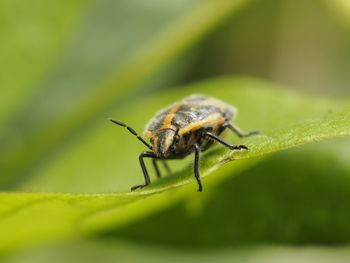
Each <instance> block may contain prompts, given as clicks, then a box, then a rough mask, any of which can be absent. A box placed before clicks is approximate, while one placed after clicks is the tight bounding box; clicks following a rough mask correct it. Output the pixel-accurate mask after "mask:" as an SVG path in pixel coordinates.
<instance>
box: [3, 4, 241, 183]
mask: <svg viewBox="0 0 350 263" xmlns="http://www.w3.org/2000/svg"><path fill="white" fill-rule="evenodd" d="M245 2H246V1H244V0H238V1H237V0H228V1H220V2H218V1H213V0H205V1H194V0H184V1H159V0H154V1H141V2H140V1H137V0H123V1H113V0H98V1H94V2H93V3H92V4H91V9H90V12H89V13H88V14H87V15H86V22H85V24H83V25H82V26H81V30H80V31H79V32H78V33H76V36H75V38H74V41H73V43H72V44H71V45H70V47H69V48H67V50H66V52H65V53H64V54H62V58H61V59H60V62H59V63H58V65H57V66H56V68H55V69H54V70H53V71H52V72H50V74H48V76H47V77H46V78H45V80H44V81H43V82H42V83H41V86H40V87H39V88H37V92H36V94H35V95H34V96H32V97H31V98H30V99H29V100H28V101H27V102H26V103H23V105H22V107H21V109H18V112H17V113H16V114H15V115H11V116H9V117H8V119H9V122H8V123H5V124H3V126H4V127H5V129H2V130H1V132H0V145H1V147H0V169H1V171H2V172H3V174H2V176H1V178H0V187H1V188H2V189H8V188H9V187H10V186H13V185H16V184H17V183H18V182H19V181H20V180H21V178H22V177H26V175H28V174H30V172H31V171H32V170H33V169H35V168H36V167H37V166H38V165H39V164H42V163H44V162H45V161H46V160H47V159H46V158H47V157H48V156H50V155H52V154H54V153H55V152H56V150H58V149H62V147H64V146H65V145H66V144H68V142H70V140H69V139H70V138H72V136H73V135H77V134H79V132H82V131H83V130H84V128H87V127H89V126H90V125H92V123H94V122H95V120H96V117H97V116H100V114H101V113H102V112H105V111H106V109H109V108H110V107H112V106H113V105H117V104H118V105H119V106H120V105H122V104H123V103H124V104H123V105H124V106H125V103H126V101H125V100H126V97H127V95H130V94H133V91H134V90H135V89H137V88H140V87H141V86H143V85H146V83H147V81H148V80H149V79H150V78H151V77H152V76H153V75H154V74H155V73H157V72H159V71H162V70H164V67H165V66H166V65H167V64H169V63H170V62H171V61H173V60H175V59H176V58H177V57H178V56H179V54H181V53H182V52H183V51H185V50H186V49H188V48H189V47H190V46H192V45H193V44H194V43H195V42H197V41H198V40H199V39H201V38H202V37H203V36H204V35H205V34H207V33H208V32H209V31H210V30H211V29H212V28H214V27H215V26H216V25H218V24H219V22H220V21H222V20H223V19H224V18H225V17H226V16H228V15H229V14H231V13H232V12H233V11H234V10H236V8H237V7H239V6H240V5H241V4H242V3H245Z"/></svg>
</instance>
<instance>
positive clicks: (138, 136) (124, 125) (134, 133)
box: [110, 119, 152, 150]
mask: <svg viewBox="0 0 350 263" xmlns="http://www.w3.org/2000/svg"><path fill="white" fill-rule="evenodd" d="M110 121H111V122H113V123H115V124H117V125H119V126H122V127H125V128H127V129H128V131H129V132H131V133H132V134H133V135H135V136H136V137H137V139H139V141H141V142H142V143H143V144H144V145H146V146H147V147H148V148H149V149H150V150H152V146H151V145H149V144H148V143H147V142H146V141H145V140H144V139H143V138H142V137H141V136H140V135H138V134H137V132H136V131H135V130H134V129H133V128H131V127H129V126H128V125H126V124H124V123H122V122H120V121H116V120H113V119H110Z"/></svg>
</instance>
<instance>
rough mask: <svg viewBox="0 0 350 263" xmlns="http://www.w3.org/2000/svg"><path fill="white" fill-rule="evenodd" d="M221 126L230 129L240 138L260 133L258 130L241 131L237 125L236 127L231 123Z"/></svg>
mask: <svg viewBox="0 0 350 263" xmlns="http://www.w3.org/2000/svg"><path fill="white" fill-rule="evenodd" d="M222 127H223V129H226V128H228V129H230V130H231V131H233V132H234V133H235V134H236V135H237V136H238V137H240V138H243V137H249V136H252V135H257V134H260V132H259V131H250V132H246V131H242V130H241V129H240V128H239V127H237V126H235V125H233V124H231V123H225V124H224V125H223V126H222Z"/></svg>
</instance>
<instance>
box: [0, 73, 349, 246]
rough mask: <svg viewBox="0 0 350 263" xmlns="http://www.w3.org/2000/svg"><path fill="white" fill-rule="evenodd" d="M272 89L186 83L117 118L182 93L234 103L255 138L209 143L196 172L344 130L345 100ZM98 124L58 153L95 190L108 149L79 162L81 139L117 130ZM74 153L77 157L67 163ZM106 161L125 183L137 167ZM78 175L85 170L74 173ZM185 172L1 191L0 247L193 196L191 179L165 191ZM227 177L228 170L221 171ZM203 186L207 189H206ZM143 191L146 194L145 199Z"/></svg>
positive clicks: (134, 215) (101, 225) (188, 175)
mask: <svg viewBox="0 0 350 263" xmlns="http://www.w3.org/2000/svg"><path fill="white" fill-rule="evenodd" d="M277 87H278V86H274V85H271V84H269V83H265V82H262V81H258V80H254V79H244V78H243V79H240V78H238V79H229V78H227V79H218V80H213V81H208V82H203V83H199V84H196V85H192V86H188V87H185V88H183V89H179V92H176V93H174V92H172V91H170V92H166V93H163V94H158V95H157V96H155V97H152V98H143V99H142V100H141V99H140V100H137V101H134V102H133V103H130V105H129V106H130V108H129V109H128V111H125V112H124V113H121V115H120V117H123V116H124V118H126V117H127V116H129V117H131V116H133V118H137V119H139V115H140V112H143V113H146V111H147V112H152V111H153V110H154V109H153V108H152V107H158V106H160V104H163V103H165V102H170V101H173V100H174V99H178V98H180V97H182V96H183V95H185V94H189V93H206V94H209V95H216V96H217V97H219V98H222V99H225V100H226V101H228V102H229V103H232V104H235V105H236V106H237V107H238V108H239V109H240V110H241V115H240V116H241V117H240V118H239V123H240V124H242V126H243V127H244V128H249V129H253V128H259V129H261V131H262V135H260V136H256V137H254V138H253V137H251V138H247V139H244V140H241V141H239V144H242V143H244V144H246V145H248V146H249V147H250V151H247V152H236V151H235V152H231V151H228V150H226V149H224V148H223V147H216V148H215V149H213V150H211V151H209V152H208V153H206V154H203V156H202V157H203V158H202V163H201V173H202V176H203V177H205V176H207V175H208V174H210V173H212V172H213V171H215V170H216V169H217V168H219V167H220V166H221V165H223V164H224V163H226V162H228V161H230V160H233V159H235V160H237V159H248V158H253V157H256V156H262V155H265V154H267V153H270V152H275V151H281V150H284V149H287V148H291V147H295V146H298V145H302V144H306V143H311V142H316V141H320V140H324V139H327V138H336V137H346V136H349V135H350V120H349V118H350V109H349V108H348V107H347V106H345V105H346V104H345V103H343V102H339V101H334V102H332V101H327V100H324V99H317V98H313V97H310V96H301V95H298V94H295V93H293V92H290V91H288V90H284V89H278V88H277ZM136 116H137V117H136ZM106 121H107V120H106ZM105 127H106V126H105V124H103V125H101V127H98V128H97V129H96V130H94V132H93V136H92V137H89V136H86V138H84V139H83V140H82V141H81V143H82V144H81V145H76V149H77V152H74V151H72V155H69V154H67V153H65V155H66V156H62V158H70V159H69V160H73V163H74V165H76V163H78V164H79V165H81V166H87V167H88V169H89V171H88V173H87V174H86V175H87V177H86V180H87V181H89V180H91V181H90V183H89V184H93V182H95V184H96V189H98V188H99V187H101V186H99V185H98V183H97V182H99V177H101V178H102V175H103V171H102V173H101V171H98V170H97V168H98V167H99V165H98V163H99V162H100V161H101V160H102V159H103V158H111V159H110V160H112V159H113V154H111V155H108V153H103V152H101V153H99V154H101V156H102V157H101V159H100V160H97V159H94V158H93V159H91V160H89V159H85V160H84V158H82V157H83V156H82V155H81V154H82V153H84V151H86V149H84V148H81V147H82V146H83V144H84V140H86V141H85V143H87V144H88V143H90V141H89V140H90V139H91V138H99V139H98V141H97V142H91V143H92V144H91V145H95V147H96V145H98V142H99V140H101V141H100V142H101V144H102V142H108V143H109V144H110V143H111V141H113V140H112V139H111V138H113V137H114V134H115V132H116V131H115V130H112V128H111V129H110V131H108V132H107V131H106V128H105ZM113 128H115V127H113ZM101 131H102V132H101ZM96 132H97V133H96ZM120 132H125V131H122V130H121V131H120ZM99 134H100V135H99ZM96 135H98V136H96ZM101 136H102V137H101ZM109 136H110V137H109ZM126 136H127V135H126ZM120 137H121V138H119V141H118V144H117V146H119V147H120V149H123V150H124V149H127V148H128V147H129V145H131V143H130V142H129V141H127V140H125V139H124V137H122V136H120ZM119 143H120V144H119ZM91 145H88V146H91ZM95 150H97V148H96V149H94V148H90V149H89V152H95ZM124 155H127V154H126V153H125V154H124ZM77 156H78V157H79V158H78V159H76V161H74V158H76V157H77ZM87 157H88V158H90V157H91V156H90V155H89V156H87ZM57 161H58V162H61V161H62V160H60V159H58V160H57ZM66 161H67V159H66ZM250 162H251V161H249V162H248V161H245V162H243V161H240V162H237V163H235V165H234V167H239V166H240V165H242V164H243V166H244V165H247V164H248V165H249V164H250ZM107 164H109V165H111V164H110V163H107ZM112 165H113V166H115V167H116V169H115V174H116V175H115V176H116V177H118V179H115V180H120V181H123V180H126V181H128V180H129V181H128V183H131V181H130V179H128V177H129V176H131V175H133V174H134V171H135V173H137V174H138V175H139V174H140V171H139V169H137V172H136V168H133V167H132V166H130V167H128V164H125V163H123V159H120V160H113V163H112ZM56 168H57V166H56ZM133 169H135V170H133ZM76 172H77V171H74V169H72V167H71V166H70V165H67V166H66V167H64V169H63V170H61V172H57V171H56V172H55V170H54V169H53V170H51V172H50V169H48V174H46V176H48V175H50V173H52V174H55V173H56V174H55V176H56V175H58V176H67V174H68V176H67V177H66V178H65V179H64V180H67V182H69V179H70V178H69V176H74V175H75V173H76ZM78 174H83V175H84V173H81V172H79V173H78ZM192 174H193V171H192V168H191V167H188V168H187V169H185V170H183V171H179V172H176V173H175V174H173V175H171V176H168V177H165V178H164V179H162V180H159V181H158V182H157V183H154V184H153V185H151V186H149V187H147V188H145V189H144V190H142V191H137V192H134V193H126V194H102V195H99V194H90V195H88V194H86V195H73V194H41V193H2V194H1V195H0V203H1V206H0V233H1V238H0V250H1V251H3V252H4V251H7V250H9V249H15V248H16V247H19V246H23V245H28V244H35V243H37V242H38V243H39V242H42V241H45V240H59V239H65V238H73V237H79V236H82V235H85V234H88V233H92V232H96V231H100V230H102V229H106V228H108V227H111V226H119V227H120V226H122V225H125V224H128V223H131V222H132V221H133V220H136V219H139V218H141V216H144V215H147V214H149V213H151V212H153V211H156V210H158V209H160V208H162V207H164V206H168V205H170V204H172V203H173V202H175V201H177V200H178V198H182V197H183V196H186V195H187V193H193V191H195V189H196V187H195V186H194V185H192V184H191V185H188V186H186V187H183V188H180V189H177V190H175V189H174V190H172V191H169V192H168V191H165V190H170V189H172V188H177V187H178V186H180V185H185V184H188V183H189V182H193V179H192V177H193V175H192ZM230 174H232V173H228V175H230ZM93 175H94V176H95V177H94V176H93ZM54 178H55V177H53V178H52V179H54ZM72 179H73V178H72ZM56 180H57V179H56ZM105 180H106V179H105ZM139 180H140V178H139ZM81 182H82V183H83V182H84V178H82V179H81ZM112 182H113V181H111V182H110V183H109V184H112ZM37 183H38V182H37ZM46 183H47V182H46ZM89 184H88V185H89ZM204 185H205V182H204ZM85 186H86V185H85ZM109 187H110V188H109V189H113V187H111V186H109ZM73 189H74V188H72V190H73ZM78 189H79V190H82V189H84V188H79V186H78V185H76V188H75V190H78ZM90 189H93V188H90ZM100 189H101V188H100ZM121 189H123V188H121ZM204 190H205V191H206V188H204ZM95 191H97V190H95ZM164 191H165V192H164ZM162 192H163V193H162ZM151 195H152V196H151ZM147 196H151V197H149V198H145V197H147Z"/></svg>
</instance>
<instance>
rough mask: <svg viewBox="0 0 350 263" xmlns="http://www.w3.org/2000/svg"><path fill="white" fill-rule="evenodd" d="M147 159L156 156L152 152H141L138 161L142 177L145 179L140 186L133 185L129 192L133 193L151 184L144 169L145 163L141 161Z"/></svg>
mask: <svg viewBox="0 0 350 263" xmlns="http://www.w3.org/2000/svg"><path fill="white" fill-rule="evenodd" d="M145 157H148V158H157V156H156V155H155V154H154V153H153V152H143V153H141V154H140V156H139V161H140V165H141V169H142V172H143V176H144V177H145V184H140V185H135V186H133V187H131V191H134V190H136V189H138V188H144V187H145V186H147V185H149V184H150V183H151V180H150V178H149V175H148V172H147V169H146V165H145V162H144V160H143V158H145Z"/></svg>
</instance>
